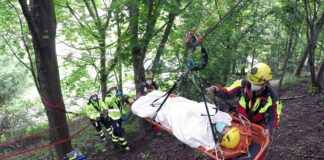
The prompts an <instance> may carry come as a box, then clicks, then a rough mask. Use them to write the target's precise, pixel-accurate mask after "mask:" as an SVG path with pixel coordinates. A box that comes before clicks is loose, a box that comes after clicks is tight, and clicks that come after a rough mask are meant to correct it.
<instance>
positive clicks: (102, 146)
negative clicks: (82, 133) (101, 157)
mask: <svg viewBox="0 0 324 160" xmlns="http://www.w3.org/2000/svg"><path fill="white" fill-rule="evenodd" d="M95 147H96V150H97V151H99V152H104V151H106V146H105V143H97V144H96V146H95Z"/></svg>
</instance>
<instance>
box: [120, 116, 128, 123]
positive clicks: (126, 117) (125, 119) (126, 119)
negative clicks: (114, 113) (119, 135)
mask: <svg viewBox="0 0 324 160" xmlns="http://www.w3.org/2000/svg"><path fill="white" fill-rule="evenodd" d="M120 118H121V119H122V120H123V122H127V121H128V119H129V118H128V115H127V114H124V115H122V116H121V117H120Z"/></svg>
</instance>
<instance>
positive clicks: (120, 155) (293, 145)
mask: <svg viewBox="0 0 324 160" xmlns="http://www.w3.org/2000/svg"><path fill="white" fill-rule="evenodd" d="M305 95H306V96H305ZM298 96H303V97H300V98H292V97H298ZM281 97H282V98H283V99H286V100H282V102H283V109H282V116H281V120H280V124H279V127H278V129H277V130H276V131H275V132H274V133H273V136H272V141H271V142H270V143H271V144H270V147H269V149H268V153H267V158H266V159H269V160H304V159H318V160H324V94H323V93H321V94H315V95H310V94H308V90H307V87H306V86H298V87H289V88H285V89H284V90H283V91H282V93H281ZM287 98H288V99H287ZM138 136H139V135H127V139H128V142H129V144H130V146H131V148H132V151H131V152H129V153H124V152H122V151H119V150H116V149H113V147H112V146H111V145H110V146H108V150H107V151H106V152H105V153H94V154H92V155H88V156H89V158H90V159H112V160H115V159H116V160H122V159H125V160H126V159H127V160H129V159H134V160H167V159H168V160H169V159H172V160H183V159H186V160H203V159H209V158H208V157H206V156H205V155H203V154H201V153H200V152H199V151H198V150H196V149H192V148H190V147H188V146H186V145H183V144H182V143H181V142H179V141H178V140H177V139H176V138H174V137H173V136H171V135H169V134H168V133H162V134H161V135H159V136H157V135H155V134H154V132H153V131H152V130H151V129H150V128H149V127H147V128H146V136H145V137H144V138H142V139H138ZM89 146H91V145H89Z"/></svg>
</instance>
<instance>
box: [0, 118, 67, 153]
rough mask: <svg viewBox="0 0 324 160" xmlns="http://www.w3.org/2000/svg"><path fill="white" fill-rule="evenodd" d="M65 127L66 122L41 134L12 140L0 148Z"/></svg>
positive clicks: (0, 145)
mask: <svg viewBox="0 0 324 160" xmlns="http://www.w3.org/2000/svg"><path fill="white" fill-rule="evenodd" d="M66 125H68V122H66V123H64V124H61V125H59V126H56V127H53V128H48V129H47V130H44V131H41V132H38V133H34V134H31V135H28V136H25V137H22V138H18V139H16V140H14V141H7V142H5V143H2V144H0V148H2V147H5V146H8V145H10V144H15V143H18V142H21V141H23V140H25V139H29V138H32V137H35V136H37V135H40V134H42V133H47V132H51V131H53V130H57V129H59V128H61V127H64V126H66Z"/></svg>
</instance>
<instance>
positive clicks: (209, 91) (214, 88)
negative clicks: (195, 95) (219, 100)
mask: <svg viewBox="0 0 324 160" xmlns="http://www.w3.org/2000/svg"><path fill="white" fill-rule="evenodd" d="M218 91H219V88H218V87H214V86H211V87H208V88H206V92H208V93H214V94H215V93H217V92H218Z"/></svg>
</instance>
